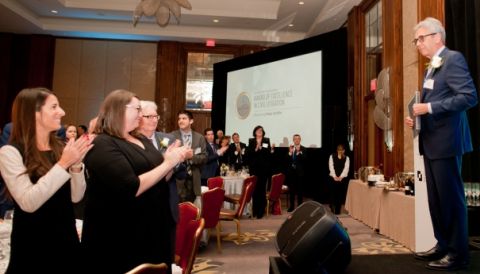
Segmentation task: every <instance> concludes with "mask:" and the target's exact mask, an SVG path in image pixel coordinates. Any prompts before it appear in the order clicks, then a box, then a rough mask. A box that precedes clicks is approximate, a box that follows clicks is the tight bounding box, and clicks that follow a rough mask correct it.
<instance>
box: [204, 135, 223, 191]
mask: <svg viewBox="0 0 480 274" xmlns="http://www.w3.org/2000/svg"><path fill="white" fill-rule="evenodd" d="M203 132H204V134H205V141H206V142H207V145H206V150H207V162H206V163H205V165H204V166H203V168H202V186H206V185H207V180H208V178H211V177H215V176H218V174H219V169H218V158H219V157H220V156H222V155H223V154H224V153H225V151H226V150H227V148H228V147H222V148H218V145H217V144H215V140H214V139H215V135H214V133H213V130H212V129H211V128H206V129H205V130H204V131H203Z"/></svg>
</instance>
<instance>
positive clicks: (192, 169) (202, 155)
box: [171, 110, 207, 205]
mask: <svg viewBox="0 0 480 274" xmlns="http://www.w3.org/2000/svg"><path fill="white" fill-rule="evenodd" d="M177 117H178V119H177V123H178V128H179V129H178V130H175V131H173V132H171V134H173V136H175V138H176V139H178V140H180V141H181V142H182V144H183V145H186V146H189V147H190V148H191V149H192V151H193V157H192V158H191V159H189V160H187V161H186V163H185V164H186V167H187V177H186V178H185V179H178V178H177V190H178V194H179V196H180V202H185V201H189V202H195V203H196V204H198V205H199V204H200V200H201V199H200V197H201V194H202V193H201V168H202V166H203V165H204V164H205V163H206V162H207V151H206V142H205V138H204V137H203V135H202V134H200V133H198V132H195V131H193V130H192V124H193V114H192V113H191V112H190V111H188V110H182V111H180V112H179V113H178V115H177ZM195 200H196V201H195Z"/></svg>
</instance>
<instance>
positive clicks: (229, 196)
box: [224, 175, 257, 204]
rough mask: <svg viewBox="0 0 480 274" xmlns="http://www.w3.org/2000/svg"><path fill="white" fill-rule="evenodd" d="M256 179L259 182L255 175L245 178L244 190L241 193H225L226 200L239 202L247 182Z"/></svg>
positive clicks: (233, 202) (234, 202)
mask: <svg viewBox="0 0 480 274" xmlns="http://www.w3.org/2000/svg"><path fill="white" fill-rule="evenodd" d="M252 180H255V183H256V182H257V177H256V176H255V175H252V176H249V177H247V178H245V180H243V184H242V191H241V192H240V193H232V194H225V198H224V201H225V202H229V203H232V204H238V203H239V200H240V196H241V195H242V193H243V189H244V188H245V186H246V184H247V183H249V182H250V181H252Z"/></svg>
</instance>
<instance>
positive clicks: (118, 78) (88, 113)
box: [53, 39, 157, 125]
mask: <svg viewBox="0 0 480 274" xmlns="http://www.w3.org/2000/svg"><path fill="white" fill-rule="evenodd" d="M55 56H56V57H55V71H54V77H53V78H54V90H55V92H56V93H57V96H58V97H59V100H60V104H61V105H62V107H63V108H64V109H65V112H66V115H65V117H64V119H63V123H68V124H76V125H78V124H84V125H88V122H89V121H90V119H92V118H93V117H95V116H96V115H97V113H98V110H99V107H100V105H101V103H102V101H103V99H104V98H105V96H106V95H107V94H109V93H110V92H111V91H113V90H115V89H127V90H131V91H132V92H135V93H137V95H138V96H139V97H140V99H145V100H153V99H154V98H155V85H154V83H155V77H156V74H155V71H156V56H157V46H156V44H155V43H137V42H122V41H105V40H82V39H57V47H56V55H55Z"/></svg>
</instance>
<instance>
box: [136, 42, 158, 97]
mask: <svg viewBox="0 0 480 274" xmlns="http://www.w3.org/2000/svg"><path fill="white" fill-rule="evenodd" d="M131 51H132V53H131V56H132V71H131V77H130V79H131V81H130V89H131V90H132V91H134V92H135V93H136V94H137V95H138V96H139V97H140V98H141V99H142V100H150V101H155V82H156V81H155V79H156V77H157V62H156V60H157V45H156V44H154V43H151V44H147V43H134V44H132V45H131ZM152 91H153V92H152Z"/></svg>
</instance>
